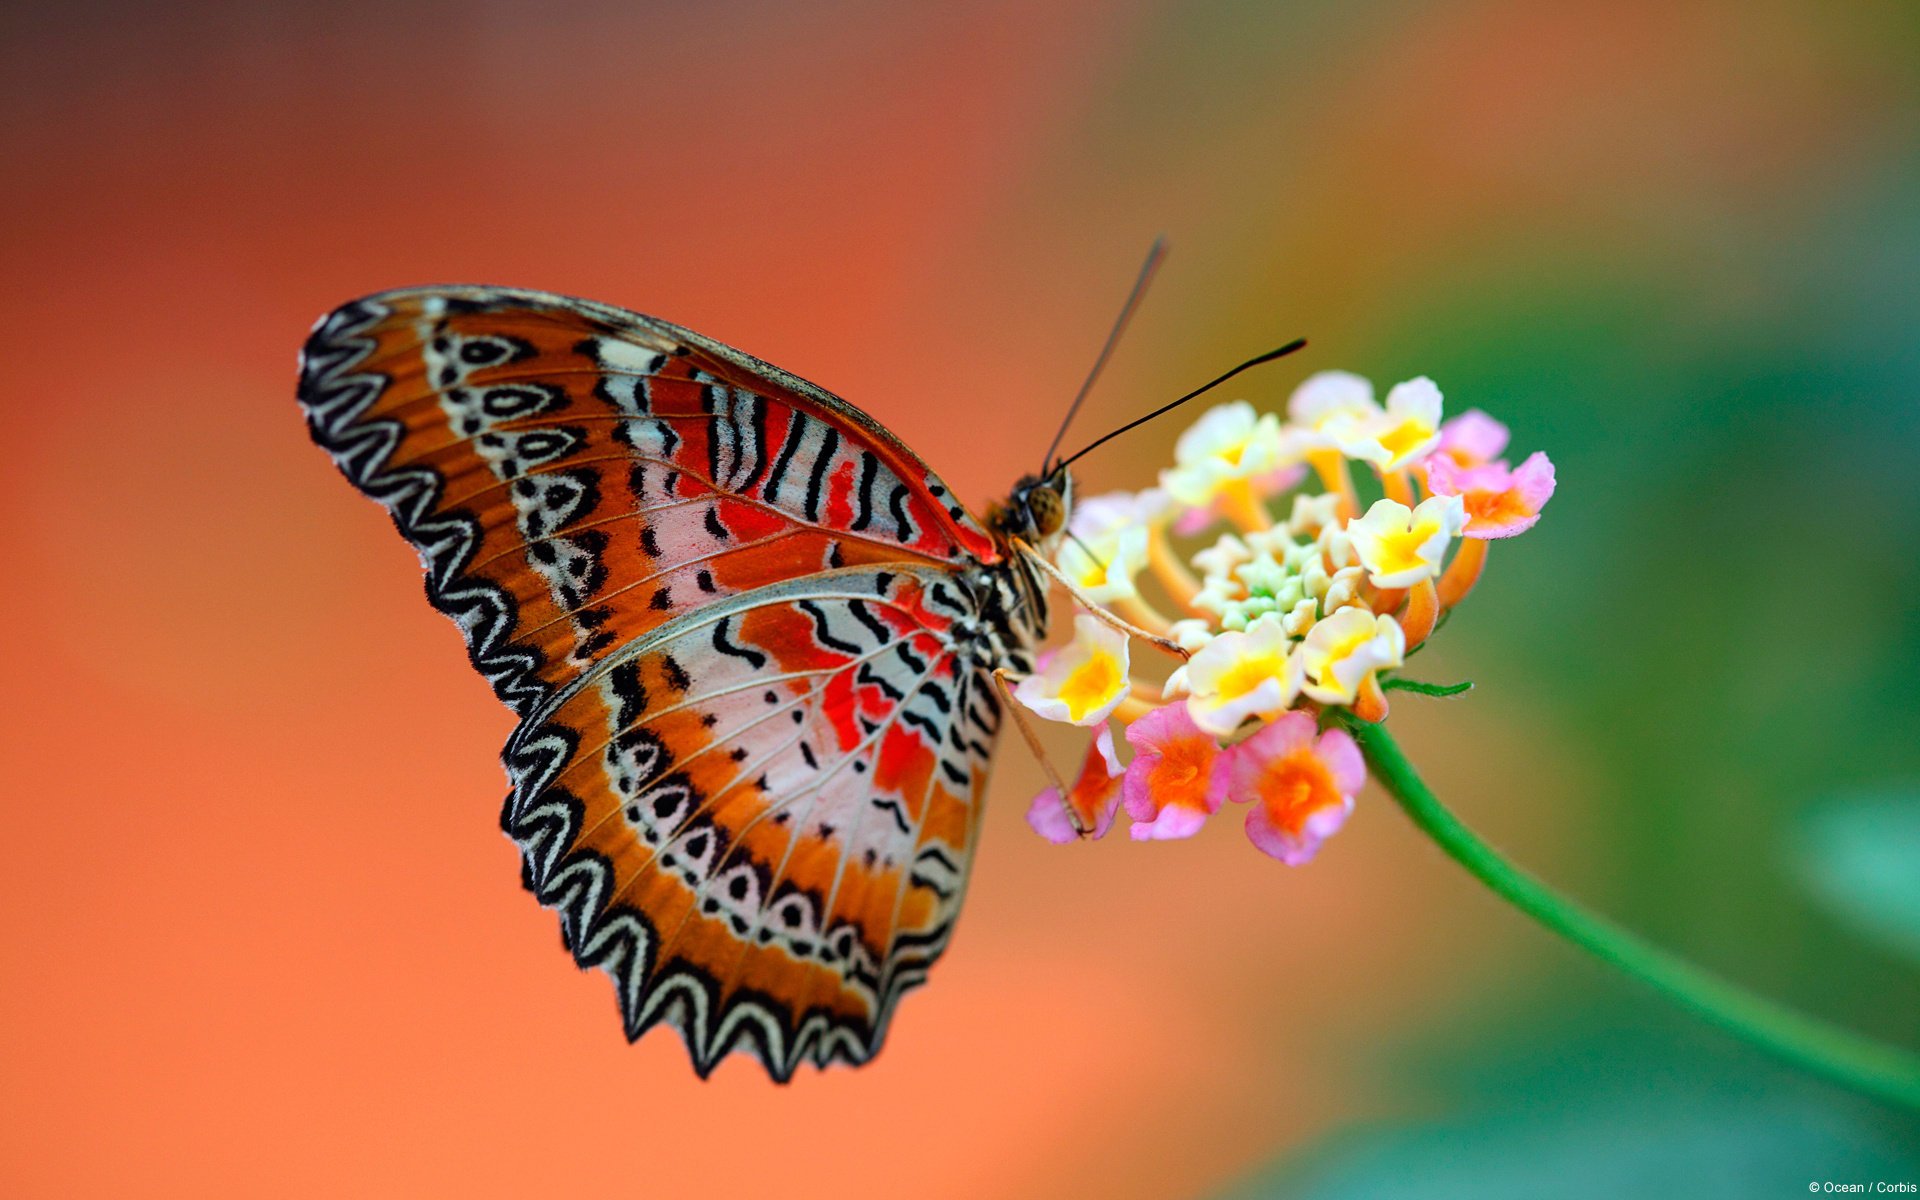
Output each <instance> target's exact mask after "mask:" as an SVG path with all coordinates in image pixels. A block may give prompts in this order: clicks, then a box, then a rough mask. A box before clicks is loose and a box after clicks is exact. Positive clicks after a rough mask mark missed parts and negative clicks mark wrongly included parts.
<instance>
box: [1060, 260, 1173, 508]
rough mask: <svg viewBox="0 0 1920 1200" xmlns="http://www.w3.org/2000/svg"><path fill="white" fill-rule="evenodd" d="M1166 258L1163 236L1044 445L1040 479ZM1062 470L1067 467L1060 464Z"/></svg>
mask: <svg viewBox="0 0 1920 1200" xmlns="http://www.w3.org/2000/svg"><path fill="white" fill-rule="evenodd" d="M1166 256H1167V239H1166V236H1165V235H1164V234H1163V235H1161V236H1160V237H1157V238H1155V239H1153V245H1152V246H1151V247H1149V248H1148V250H1147V261H1146V262H1144V263H1142V264H1140V275H1139V277H1138V278H1136V279H1135V280H1134V281H1133V290H1132V291H1130V292H1128V293H1127V302H1126V303H1125V304H1123V305H1121V306H1120V315H1119V316H1118V317H1116V318H1115V319H1114V322H1113V328H1112V329H1111V330H1109V331H1108V333H1107V344H1106V345H1104V346H1102V347H1100V357H1098V358H1096V359H1094V360H1093V370H1091V371H1088V372H1087V379H1086V382H1085V383H1082V384H1081V385H1080V390H1079V391H1078V392H1076V393H1074V397H1073V403H1072V404H1069V405H1067V415H1066V416H1065V417H1063V418H1061V421H1060V428H1059V429H1058V430H1057V431H1055V433H1054V435H1053V441H1052V442H1050V443H1049V444H1048V445H1047V456H1046V457H1045V458H1043V459H1041V460H1040V478H1042V479H1045V478H1047V477H1048V476H1050V475H1052V474H1053V470H1051V469H1049V468H1048V465H1047V464H1049V463H1051V462H1052V461H1053V452H1054V451H1055V450H1058V449H1059V448H1060V439H1061V438H1063V437H1065V436H1066V435H1067V426H1069V425H1071V424H1073V416H1074V414H1075V413H1077V412H1079V411H1080V405H1081V404H1082V403H1083V402H1084V401H1085V400H1086V398H1087V393H1088V392H1090V391H1092V390H1093V381H1094V380H1096V379H1098V378H1100V372H1101V370H1102V369H1104V368H1105V367H1106V365H1107V359H1109V358H1111V357H1113V348H1114V346H1116V345H1117V344H1119V341H1120V335H1121V334H1122V333H1125V332H1126V329H1127V322H1129V321H1131V320H1133V311H1134V310H1135V309H1137V308H1139V307H1140V298H1141V297H1142V296H1144V295H1146V294H1147V285H1148V284H1149V283H1152V282H1153V275H1154V272H1155V271H1158V270H1159V269H1160V260H1161V259H1164V258H1165V257H1166ZM1061 465H1062V466H1064V465H1066V464H1064V463H1063V464H1061Z"/></svg>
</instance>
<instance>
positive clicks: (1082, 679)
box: [1060, 654, 1120, 721]
mask: <svg viewBox="0 0 1920 1200" xmlns="http://www.w3.org/2000/svg"><path fill="white" fill-rule="evenodd" d="M1119 687H1120V664H1119V663H1118V662H1117V661H1116V660H1115V659H1114V657H1113V656H1112V655H1110V654H1095V655H1094V656H1093V657H1092V658H1089V659H1088V660H1087V661H1086V662H1084V663H1081V664H1080V665H1079V666H1077V667H1075V668H1074V669H1073V670H1072V671H1071V672H1069V673H1068V675H1067V679H1066V682H1065V683H1062V684H1061V685H1060V699H1061V701H1063V702H1064V703H1065V704H1066V706H1067V713H1068V714H1069V715H1070V716H1071V717H1072V719H1073V720H1075V721H1080V720H1084V719H1085V718H1086V715H1087V714H1088V713H1090V712H1092V711H1093V710H1094V709H1096V708H1099V707H1100V706H1101V705H1102V704H1105V703H1106V702H1107V701H1108V700H1109V699H1110V698H1111V697H1112V696H1113V693H1114V692H1115V691H1117V690H1118V689H1119Z"/></svg>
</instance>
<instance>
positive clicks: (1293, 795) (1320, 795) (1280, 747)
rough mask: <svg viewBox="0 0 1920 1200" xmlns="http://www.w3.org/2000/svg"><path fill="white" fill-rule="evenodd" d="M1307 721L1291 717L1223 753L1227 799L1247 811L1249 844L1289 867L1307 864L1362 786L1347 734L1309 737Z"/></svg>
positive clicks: (1363, 771)
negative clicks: (1246, 807) (1244, 805)
mask: <svg viewBox="0 0 1920 1200" xmlns="http://www.w3.org/2000/svg"><path fill="white" fill-rule="evenodd" d="M1314 734H1315V726H1314V721H1313V718H1312V717H1309V716H1308V715H1307V714H1305V713H1303V712H1290V713H1287V714H1286V715H1285V716H1282V717H1280V718H1279V719H1278V720H1275V721H1273V722H1272V723H1270V724H1268V725H1266V726H1264V727H1263V728H1261V729H1260V730H1259V731H1258V732H1257V733H1255V734H1254V735H1253V736H1252V737H1249V738H1248V739H1247V740H1246V741H1244V742H1241V743H1240V744H1239V745H1238V746H1235V747H1233V748H1232V749H1230V750H1228V751H1227V752H1226V756H1227V764H1228V765H1227V781H1228V784H1227V786H1228V795H1229V797H1230V798H1231V799H1233V800H1234V801H1236V802H1238V803H1244V804H1247V805H1250V807H1249V809H1248V810H1247V837H1248V838H1250V839H1251V840H1252V842H1253V844H1254V845H1255V846H1258V847H1259V848H1260V849H1261V850H1262V851H1264V852H1265V853H1267V854H1270V855H1272V856H1273V857H1275V858H1277V859H1279V860H1280V861H1281V862H1283V863H1286V864H1287V865H1288V866H1290V867H1297V866H1300V865H1302V864H1304V863H1306V862H1308V861H1310V860H1311V859H1312V858H1313V856H1314V853H1315V852H1316V851H1318V850H1319V848H1320V843H1321V842H1322V841H1325V840H1326V839H1327V838H1329V837H1331V836H1333V834H1334V833H1335V832H1337V831H1338V830H1339V828H1340V826H1341V825H1343V824H1345V823H1346V820H1347V814H1348V813H1350V812H1352V811H1353V796H1354V793H1355V792H1358V791H1359V790H1360V787H1361V785H1362V784H1364V783H1365V782H1366V780H1367V767H1366V763H1365V762H1364V761H1363V760H1362V759H1361V757H1360V748H1359V747H1358V746H1356V745H1354V742H1353V738H1352V736H1351V735H1349V734H1348V733H1347V732H1346V731H1345V730H1342V729H1329V730H1327V731H1326V732H1325V733H1322V734H1320V735H1319V737H1318V739H1317V740H1316V739H1315V737H1314Z"/></svg>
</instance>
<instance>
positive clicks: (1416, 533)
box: [1375, 521, 1440, 575]
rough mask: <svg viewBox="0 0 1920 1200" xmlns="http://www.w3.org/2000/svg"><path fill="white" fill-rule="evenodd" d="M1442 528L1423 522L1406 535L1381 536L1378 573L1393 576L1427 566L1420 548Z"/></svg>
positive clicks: (1430, 522)
mask: <svg viewBox="0 0 1920 1200" xmlns="http://www.w3.org/2000/svg"><path fill="white" fill-rule="evenodd" d="M1439 529H1440V526H1439V525H1438V524H1436V523H1435V522H1433V521H1421V522H1419V523H1418V524H1415V525H1414V526H1413V527H1412V528H1410V529H1408V530H1407V531H1406V532H1405V533H1387V534H1382V535H1381V536H1380V541H1379V546H1378V549H1377V550H1376V551H1375V554H1376V556H1377V557H1378V558H1379V560H1380V561H1379V565H1378V568H1377V571H1378V573H1379V574H1381V575H1393V574H1397V573H1398V572H1401V571H1411V570H1414V569H1415V568H1417V567H1422V566H1425V565H1426V562H1427V560H1426V559H1424V558H1422V557H1421V556H1420V547H1421V546H1423V545H1425V544H1426V543H1427V541H1428V540H1429V539H1431V538H1432V537H1433V535H1434V534H1435V533H1437V532H1439Z"/></svg>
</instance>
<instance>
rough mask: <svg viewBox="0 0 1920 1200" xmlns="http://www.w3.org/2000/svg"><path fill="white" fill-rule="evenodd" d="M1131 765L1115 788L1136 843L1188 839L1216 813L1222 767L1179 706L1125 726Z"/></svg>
mask: <svg viewBox="0 0 1920 1200" xmlns="http://www.w3.org/2000/svg"><path fill="white" fill-rule="evenodd" d="M1127 744H1128V745H1130V746H1132V747H1133V761H1132V762H1130V763H1128V764H1127V774H1126V778H1125V779H1124V780H1123V781H1122V783H1121V785H1120V788H1121V790H1120V794H1121V803H1123V804H1124V805H1125V806H1126V809H1127V815H1128V816H1129V817H1132V818H1133V822H1134V823H1133V826H1132V828H1131V829H1130V830H1129V833H1130V834H1131V836H1132V837H1133V839H1134V840H1135V841H1137V842H1143V841H1150V840H1158V841H1164V840H1166V839H1169V838H1185V837H1192V836H1193V835H1194V834H1196V833H1198V832H1200V827H1201V826H1202V825H1204V824H1206V821H1207V818H1208V817H1210V816H1212V815H1213V814H1214V813H1216V812H1218V811H1219V810H1220V803H1221V801H1222V800H1224V799H1226V795H1227V770H1226V768H1227V763H1226V760H1225V759H1224V758H1223V757H1222V756H1221V753H1220V747H1219V745H1218V744H1217V743H1215V742H1214V740H1213V738H1212V737H1210V736H1209V735H1208V734H1206V733H1205V732H1204V731H1202V730H1201V728H1200V727H1199V726H1198V725H1196V724H1194V723H1193V718H1192V717H1191V716H1189V715H1188V714H1187V706H1186V705H1184V704H1168V705H1164V706H1162V707H1160V708H1156V709H1154V710H1153V711H1152V712H1150V713H1148V714H1147V715H1146V716H1144V717H1141V718H1140V719H1139V720H1137V721H1135V722H1134V723H1133V724H1131V725H1129V726H1127Z"/></svg>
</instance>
